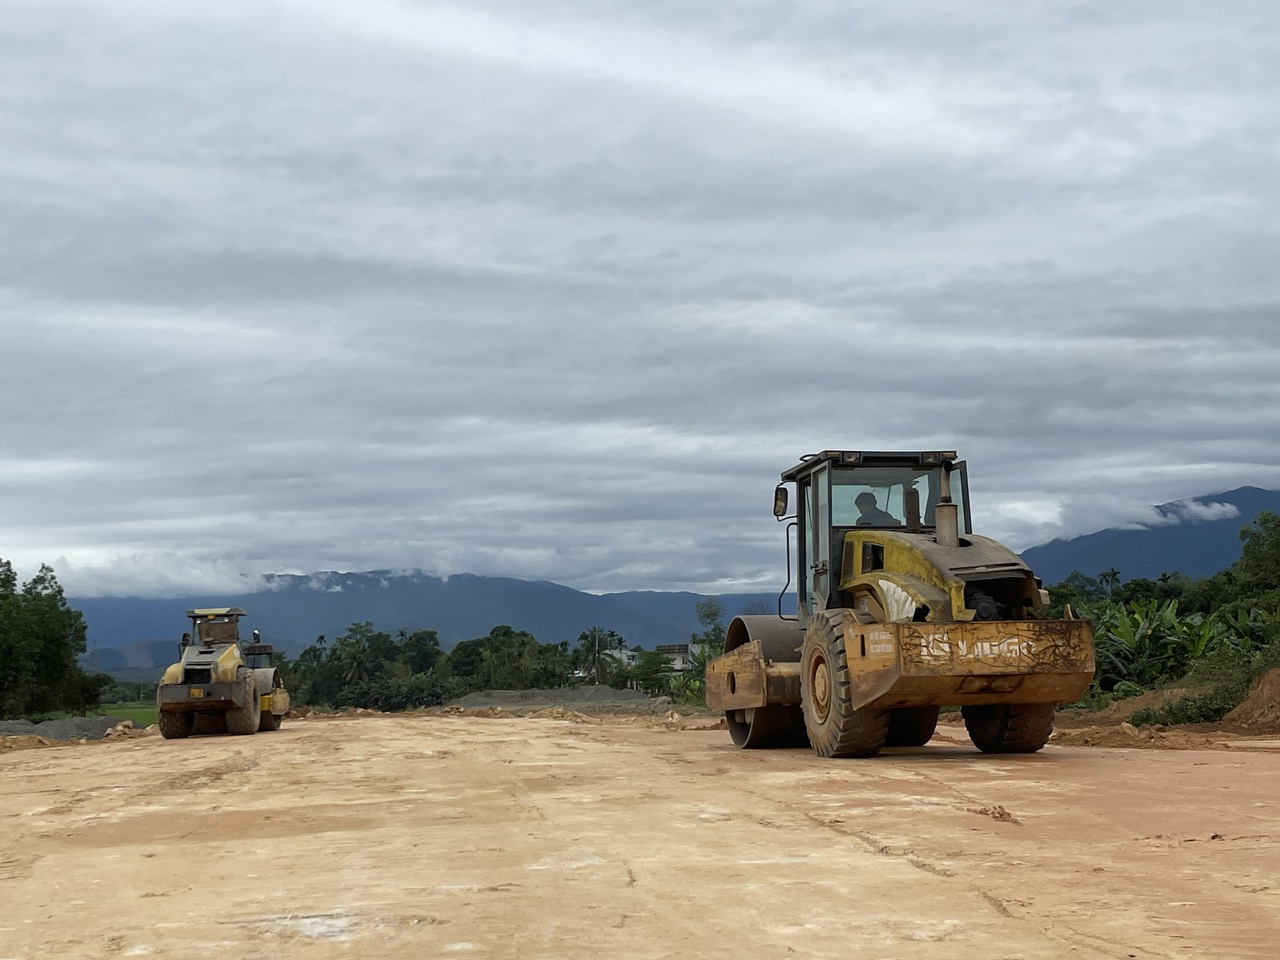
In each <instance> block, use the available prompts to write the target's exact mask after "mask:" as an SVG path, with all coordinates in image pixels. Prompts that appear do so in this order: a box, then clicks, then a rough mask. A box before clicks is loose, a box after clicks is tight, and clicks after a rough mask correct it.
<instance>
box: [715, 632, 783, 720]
mask: <svg viewBox="0 0 1280 960" xmlns="http://www.w3.org/2000/svg"><path fill="white" fill-rule="evenodd" d="M761 650H762V645H761V642H760V641H759V640H752V641H750V642H748V643H745V644H743V645H742V646H740V647H734V648H733V649H732V650H730V651H729V652H728V653H726V654H724V655H723V656H720V657H716V658H715V659H714V660H712V661H711V662H710V663H708V664H707V674H706V700H707V707H708V708H710V709H712V710H748V709H752V708H754V707H763V706H765V705H767V704H795V703H799V702H800V664H798V663H777V662H775V661H773V660H766V659H765V658H764V656H763V654H762V652H761Z"/></svg>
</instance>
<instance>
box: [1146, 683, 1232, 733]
mask: <svg viewBox="0 0 1280 960" xmlns="http://www.w3.org/2000/svg"><path fill="white" fill-rule="evenodd" d="M1246 689H1247V688H1236V687H1218V688H1216V689H1213V690H1209V691H1207V692H1206V693H1200V694H1196V695H1195V696H1190V697H1181V698H1180V699H1177V700H1172V701H1170V702H1169V703H1166V704H1164V705H1163V706H1161V707H1143V708H1142V709H1141V710H1137V711H1135V712H1134V713H1133V714H1132V715H1131V716H1130V717H1129V722H1130V723H1132V724H1133V725H1134V726H1135V727H1142V726H1149V725H1151V724H1156V723H1163V724H1168V725H1172V724H1177V723H1217V722H1218V721H1219V720H1221V719H1222V718H1223V717H1225V716H1226V715H1227V714H1228V713H1230V712H1231V711H1232V710H1233V709H1234V708H1235V707H1236V705H1237V704H1239V703H1240V701H1241V700H1243V699H1244V695H1245V692H1246Z"/></svg>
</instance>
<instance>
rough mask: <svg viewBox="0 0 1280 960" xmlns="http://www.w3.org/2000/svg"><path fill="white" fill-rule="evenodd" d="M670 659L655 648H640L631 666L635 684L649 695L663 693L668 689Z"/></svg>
mask: <svg viewBox="0 0 1280 960" xmlns="http://www.w3.org/2000/svg"><path fill="white" fill-rule="evenodd" d="M671 675H672V673H671V661H670V660H669V659H668V658H667V657H666V655H664V654H661V653H658V651H656V650H642V651H640V654H639V656H638V658H637V660H636V665H635V666H634V667H632V668H631V677H632V679H633V680H634V681H635V684H636V686H637V687H638V688H639V689H641V690H643V691H644V692H645V693H647V694H650V695H658V694H665V693H667V692H668V690H669V689H670V680H671Z"/></svg>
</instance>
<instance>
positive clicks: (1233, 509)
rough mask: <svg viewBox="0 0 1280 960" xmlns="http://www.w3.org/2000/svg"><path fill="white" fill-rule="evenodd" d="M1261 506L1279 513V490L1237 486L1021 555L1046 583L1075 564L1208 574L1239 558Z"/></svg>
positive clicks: (1132, 575) (1147, 574)
mask: <svg viewBox="0 0 1280 960" xmlns="http://www.w3.org/2000/svg"><path fill="white" fill-rule="evenodd" d="M1263 510H1270V511H1271V512H1272V513H1277V514H1280V491H1278V490H1261V489H1259V488H1258V487H1239V488H1238V489H1235V490H1229V491H1227V492H1226V493H1219V494H1215V495H1213V496H1208V497H1196V498H1195V499H1191V500H1176V501H1174V502H1173V503H1165V504H1161V505H1160V506H1158V507H1156V508H1155V514H1154V517H1153V518H1152V519H1151V520H1149V521H1148V522H1146V523H1145V524H1143V525H1141V526H1139V525H1136V524H1135V525H1133V526H1129V527H1115V528H1109V529H1107V530H1099V531H1098V532H1097V533H1090V534H1086V535H1085V536H1081V537H1074V538H1072V539H1070V540H1060V539H1059V540H1051V541H1050V542H1049V543H1046V544H1042V545H1040V546H1038V547H1031V548H1030V549H1027V550H1024V551H1023V552H1022V559H1023V560H1025V561H1026V563H1027V565H1028V566H1029V567H1031V569H1032V570H1034V571H1035V572H1036V576H1038V577H1039V578H1040V579H1041V580H1043V581H1044V582H1045V583H1059V582H1060V581H1062V580H1063V579H1064V578H1066V577H1067V576H1069V575H1070V574H1071V572H1072V571H1073V570H1079V571H1080V572H1081V573H1084V574H1087V575H1089V576H1096V575H1097V574H1099V573H1101V572H1103V571H1104V570H1111V569H1115V570H1119V571H1120V578H1121V579H1122V580H1136V579H1139V578H1147V579H1151V580H1154V579H1156V578H1157V577H1159V576H1160V575H1161V574H1162V573H1181V574H1184V575H1185V576H1188V577H1207V576H1211V575H1212V574H1215V573H1217V572H1218V571H1219V570H1223V569H1225V568H1227V567H1229V566H1231V564H1233V563H1235V562H1236V560H1238V559H1239V558H1240V529H1241V528H1242V527H1244V526H1245V525H1246V524H1249V523H1251V522H1252V521H1253V519H1254V518H1255V517H1257V515H1258V514H1259V513H1261V512H1262V511H1263Z"/></svg>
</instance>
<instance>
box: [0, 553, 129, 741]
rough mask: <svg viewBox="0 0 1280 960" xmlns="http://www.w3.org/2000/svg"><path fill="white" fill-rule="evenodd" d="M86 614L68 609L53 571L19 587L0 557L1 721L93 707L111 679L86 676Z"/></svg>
mask: <svg viewBox="0 0 1280 960" xmlns="http://www.w3.org/2000/svg"><path fill="white" fill-rule="evenodd" d="M84 651H85V622H84V616H83V615H82V614H81V613H80V612H79V611H78V610H73V609H71V607H70V605H69V604H68V603H67V598H66V596H65V595H64V593H63V590H62V585H61V584H60V583H58V578H57V577H56V576H55V575H54V572H53V568H52V567H50V566H48V565H45V564H42V565H41V567H40V570H39V572H38V573H36V575H35V576H34V577H32V578H31V579H30V580H28V581H27V582H26V583H24V584H22V585H21V586H19V585H18V576H17V574H16V573H14V569H13V564H12V563H11V562H10V561H8V560H3V559H0V719H6V720H7V719H12V718H15V717H31V716H42V715H47V714H52V713H59V712H63V711H73V712H84V711H85V710H89V709H92V708H94V707H96V706H97V705H98V703H99V701H100V699H101V695H102V691H103V688H104V687H107V686H109V685H110V684H111V683H112V682H113V681H112V679H111V677H109V676H107V675H106V674H103V673H87V672H85V671H84V670H83V669H82V668H81V667H80V665H79V662H78V658H79V657H80V655H81V654H82V653H84Z"/></svg>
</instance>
